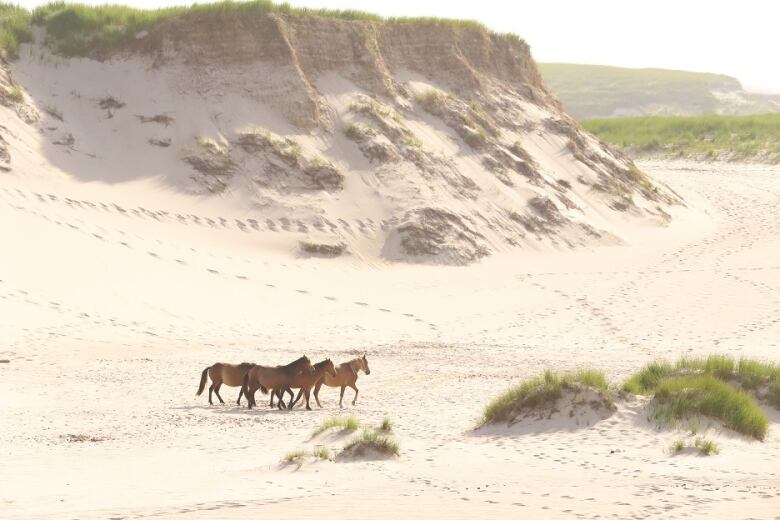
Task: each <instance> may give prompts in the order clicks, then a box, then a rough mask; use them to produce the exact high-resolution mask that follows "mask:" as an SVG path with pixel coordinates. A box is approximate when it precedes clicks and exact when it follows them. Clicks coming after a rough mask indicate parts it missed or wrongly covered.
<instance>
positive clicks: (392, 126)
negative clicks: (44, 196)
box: [2, 12, 681, 264]
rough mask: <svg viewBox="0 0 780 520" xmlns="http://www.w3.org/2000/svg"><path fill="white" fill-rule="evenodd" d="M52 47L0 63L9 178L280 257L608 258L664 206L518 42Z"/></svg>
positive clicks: (442, 32) (306, 36)
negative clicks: (320, 249)
mask: <svg viewBox="0 0 780 520" xmlns="http://www.w3.org/2000/svg"><path fill="white" fill-rule="evenodd" d="M47 43H48V44H47ZM53 48H55V49H56V46H55V47H53ZM51 49H52V45H51V40H50V38H49V36H48V35H47V34H46V30H45V29H43V28H37V29H36V30H35V38H34V42H33V43H31V44H25V45H22V47H21V48H20V51H19V59H18V60H17V61H16V62H14V63H12V64H10V65H9V64H8V63H6V62H4V63H3V64H2V74H3V77H4V78H6V83H8V84H9V85H11V84H13V85H16V86H19V88H21V92H23V95H22V97H23V99H19V98H18V96H17V97H16V98H15V101H13V102H9V103H7V105H8V108H7V109H4V110H8V109H12V110H15V111H16V117H13V118H12V119H13V120H12V124H10V125H9V126H8V128H7V129H5V132H4V134H5V137H4V140H5V142H6V144H5V145H4V148H3V149H4V152H3V155H4V156H5V155H8V156H9V158H8V160H7V161H6V162H7V163H8V166H7V167H8V168H10V169H13V170H14V171H15V172H16V173H17V174H19V175H37V176H44V177H46V176H52V175H55V176H56V175H58V174H64V175H65V176H66V177H68V178H71V179H76V180H81V181H84V180H86V181H98V182H105V183H109V184H117V183H125V182H132V181H137V180H139V179H155V180H156V181H158V182H160V183H161V184H163V185H165V186H167V187H170V188H172V189H174V190H176V191H179V192H183V193H189V194H192V195H195V196H199V197H200V196H212V197H219V198H222V199H225V200H230V204H229V205H230V206H231V207H233V208H234V209H236V210H239V211H240V213H241V214H244V215H251V218H252V219H253V220H256V221H261V222H262V221H265V220H267V219H269V218H270V219H272V220H273V219H280V218H287V219H291V218H293V215H294V220H296V221H298V222H300V224H299V225H297V226H296V228H297V229H299V230H301V236H298V237H293V238H291V239H290V241H289V242H288V243H287V248H288V249H289V250H290V251H296V247H297V246H296V244H297V243H298V242H300V241H303V242H307V243H315V244H316V243H318V242H321V241H324V242H326V243H333V242H337V243H343V244H344V245H345V248H344V251H345V254H350V253H351V254H356V255H358V256H360V257H361V258H366V259H378V260H382V261H406V262H433V263H448V264H465V263H470V262H473V261H475V260H478V259H480V258H484V257H485V256H489V255H491V254H495V253H500V252H506V251H511V250H513V249H517V248H521V249H532V250H537V249H541V250H545V249H552V248H558V247H564V248H574V247H578V246H583V245H594V244H615V243H620V242H621V241H622V240H623V239H624V236H622V235H623V231H622V228H623V227H625V226H626V225H629V224H640V225H646V224H654V225H665V224H666V223H667V222H668V221H669V219H670V218H671V215H670V213H673V211H671V210H670V208H673V207H674V206H677V205H679V204H680V203H681V200H680V199H679V197H677V196H676V195H675V194H674V193H672V192H671V191H669V190H668V188H666V187H665V186H663V185H660V184H659V183H657V182H655V181H653V180H652V179H650V178H649V177H647V176H646V175H645V174H643V173H642V172H641V171H639V170H638V169H637V168H636V167H635V166H634V165H633V163H632V162H631V161H630V160H629V159H627V158H626V157H624V156H623V155H621V154H619V153H618V152H616V151H614V150H612V149H610V148H609V147H608V146H606V145H605V144H603V143H601V142H599V141H598V140H597V139H595V138H594V137H592V136H591V135H590V134H588V133H587V132H585V131H583V130H582V129H581V128H580V127H579V126H578V125H577V124H576V123H575V122H574V121H573V120H572V119H571V118H570V117H568V116H567V115H566V114H565V113H563V112H562V109H561V107H560V103H559V102H558V101H557V100H556V98H555V96H553V95H552V94H551V93H550V92H549V91H548V90H547V88H546V87H545V86H544V84H543V83H542V80H541V78H540V76H539V73H538V71H537V68H536V65H535V63H534V61H533V59H532V58H531V55H530V50H529V47H528V45H527V44H526V43H525V42H524V41H522V40H521V39H519V38H517V37H513V36H505V35H497V34H493V33H491V32H489V31H487V30H486V29H484V28H482V27H479V26H469V25H464V26H458V25H448V24H441V23H435V22H416V23H409V22H403V21H392V20H388V21H375V20H345V19H338V18H329V17H321V16H317V15H301V14H294V15H292V14H284V13H277V12H257V13H251V14H249V15H247V14H239V13H232V14H231V13H230V12H227V14H223V15H221V16H213V15H204V14H203V13H198V12H192V13H189V14H183V15H180V16H174V17H171V18H169V19H165V20H163V21H161V22H159V23H157V24H155V25H153V26H152V27H150V28H149V29H148V30H145V31H142V32H139V33H138V34H137V35H135V37H134V38H133V39H130V40H128V41H127V42H126V43H124V44H122V45H119V46H116V47H111V48H110V50H102V51H97V50H96V51H95V52H93V53H89V52H88V53H86V56H85V57H67V56H64V55H61V54H57V53H56V52H54V51H52V50H51ZM6 92H10V90H9V89H8V88H7V89H6ZM6 98H7V96H6ZM30 114H32V115H30ZM22 115H27V116H28V117H22ZM32 164H34V166H31V165H32ZM28 166H31V167H28ZM351 218H359V219H362V220H364V221H366V224H365V226H364V227H365V228H366V232H365V233H364V234H365V236H363V237H361V238H360V239H356V238H355V237H354V236H352V230H350V229H348V228H345V226H343V225H341V224H340V221H344V220H349V219H351ZM361 227H363V226H361Z"/></svg>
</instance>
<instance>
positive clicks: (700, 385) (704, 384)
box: [653, 374, 769, 439]
mask: <svg viewBox="0 0 780 520" xmlns="http://www.w3.org/2000/svg"><path fill="white" fill-rule="evenodd" d="M653 403H654V411H653V418H654V419H655V420H656V421H657V422H658V423H659V424H662V425H673V424H678V423H679V422H681V421H684V420H688V419H690V418H692V417H697V416H705V417H710V418H713V419H717V420H719V421H721V422H722V423H723V425H724V426H726V427H727V428H730V429H732V430H734V431H736V432H739V433H743V434H745V435H749V436H751V437H754V438H756V439H764V437H766V433H767V430H768V428H769V420H768V419H767V417H766V415H765V414H764V412H763V411H762V410H761V408H759V406H758V405H757V404H756V402H755V400H754V399H753V398H752V397H751V396H750V395H748V394H747V393H745V392H743V391H741V390H737V389H735V388H734V387H732V386H731V385H729V384H728V383H724V382H723V381H721V380H720V379H717V378H716V377H714V376H712V375H710V374H705V375H694V376H681V377H672V378H668V379H664V380H662V381H661V382H660V383H659V384H658V386H657V388H656V389H655V397H654V400H653Z"/></svg>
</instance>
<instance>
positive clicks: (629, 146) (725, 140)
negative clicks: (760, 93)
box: [582, 114, 780, 163]
mask: <svg viewBox="0 0 780 520" xmlns="http://www.w3.org/2000/svg"><path fill="white" fill-rule="evenodd" d="M582 125H583V126H584V127H585V128H586V129H588V130H589V131H591V132H593V133H594V134H596V135H597V136H598V137H599V138H601V139H602V140H604V141H606V142H608V143H609V144H612V145H614V146H617V147H619V148H621V149H623V150H624V151H625V152H627V153H630V154H637V155H662V156H676V157H684V158H688V157H690V158H697V159H726V160H731V161H736V160H751V159H761V160H764V161H767V162H773V163H780V114H761V115H751V116H689V117H688V116H677V117H660V116H652V117H628V118H621V119H590V120H585V121H582Z"/></svg>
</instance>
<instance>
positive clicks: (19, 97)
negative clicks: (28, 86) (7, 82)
mask: <svg viewBox="0 0 780 520" xmlns="http://www.w3.org/2000/svg"><path fill="white" fill-rule="evenodd" d="M5 97H6V98H7V99H9V100H11V101H12V102H13V103H21V102H22V101H24V93H22V89H21V87H20V86H19V85H13V86H12V87H9V88H8V89H6V92H5Z"/></svg>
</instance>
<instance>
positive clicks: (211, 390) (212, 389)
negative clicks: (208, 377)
mask: <svg viewBox="0 0 780 520" xmlns="http://www.w3.org/2000/svg"><path fill="white" fill-rule="evenodd" d="M212 392H214V383H211V386H210V387H209V404H214V403H213V402H212V401H211V394H212Z"/></svg>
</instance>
